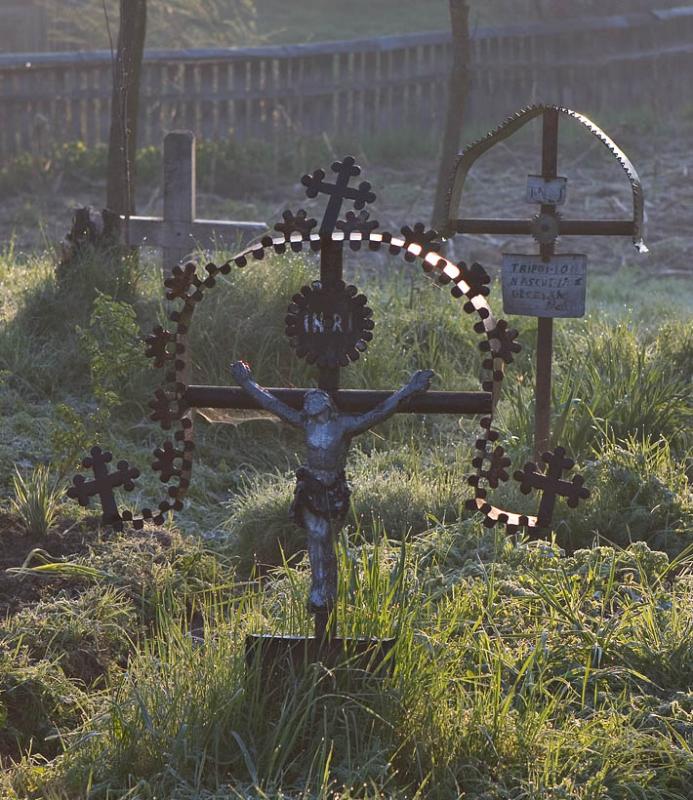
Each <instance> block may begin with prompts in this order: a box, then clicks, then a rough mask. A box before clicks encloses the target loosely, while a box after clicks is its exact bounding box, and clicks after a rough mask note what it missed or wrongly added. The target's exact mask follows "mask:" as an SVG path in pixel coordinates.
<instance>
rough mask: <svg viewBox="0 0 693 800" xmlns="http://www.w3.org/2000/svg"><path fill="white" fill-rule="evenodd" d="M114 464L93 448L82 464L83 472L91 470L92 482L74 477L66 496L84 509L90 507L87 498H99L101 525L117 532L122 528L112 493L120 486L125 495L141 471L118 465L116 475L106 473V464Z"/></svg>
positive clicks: (110, 459)
mask: <svg viewBox="0 0 693 800" xmlns="http://www.w3.org/2000/svg"><path fill="white" fill-rule="evenodd" d="M112 460H113V456H112V455H111V453H109V452H104V451H103V450H102V449H101V448H100V447H92V448H91V455H90V456H87V457H86V458H85V459H84V460H83V461H82V466H83V467H84V468H85V469H93V470H94V480H91V481H88V480H87V479H86V478H85V477H84V475H75V477H74V478H73V479H72V483H73V485H72V486H70V488H69V489H68V490H67V496H68V497H71V498H72V499H73V500H77V502H78V503H79V504H80V505H81V506H84V507H85V508H86V507H87V506H88V505H89V498H90V497H94V496H95V495H98V496H99V499H100V501H101V509H102V511H103V514H102V516H101V524H102V525H112V526H113V527H114V528H116V529H117V530H120V529H121V528H122V522H121V518H120V514H119V513H118V506H117V504H116V501H115V496H114V494H113V490H114V489H115V488H117V487H118V486H122V487H123V488H124V489H125V490H126V491H128V492H129V491H132V490H133V489H134V488H135V484H134V483H133V481H134V480H135V478H139V476H140V471H139V470H138V469H136V468H135V467H131V466H130V465H129V464H128V462H127V461H119V462H118V465H117V467H116V471H115V472H109V471H108V467H107V464H109V463H110V462H111V461H112Z"/></svg>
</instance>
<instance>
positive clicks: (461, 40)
mask: <svg viewBox="0 0 693 800" xmlns="http://www.w3.org/2000/svg"><path fill="white" fill-rule="evenodd" d="M450 23H451V26H452V66H451V69H450V83H449V86H448V107H447V112H446V116H445V131H444V133H443V144H442V147H441V154H440V166H439V168H438V184H437V186H436V196H435V200H434V204H433V217H432V220H431V225H432V227H433V228H439V227H442V226H443V225H444V224H445V222H446V221H447V220H444V219H442V217H443V216H444V214H445V195H446V192H447V187H448V179H449V176H450V173H451V171H452V165H453V161H454V159H455V156H456V155H457V149H458V148H459V146H460V138H461V135H462V124H463V121H464V116H465V110H466V109H465V106H466V102H467V94H468V90H469V64H470V59H469V5H468V4H467V0H450Z"/></svg>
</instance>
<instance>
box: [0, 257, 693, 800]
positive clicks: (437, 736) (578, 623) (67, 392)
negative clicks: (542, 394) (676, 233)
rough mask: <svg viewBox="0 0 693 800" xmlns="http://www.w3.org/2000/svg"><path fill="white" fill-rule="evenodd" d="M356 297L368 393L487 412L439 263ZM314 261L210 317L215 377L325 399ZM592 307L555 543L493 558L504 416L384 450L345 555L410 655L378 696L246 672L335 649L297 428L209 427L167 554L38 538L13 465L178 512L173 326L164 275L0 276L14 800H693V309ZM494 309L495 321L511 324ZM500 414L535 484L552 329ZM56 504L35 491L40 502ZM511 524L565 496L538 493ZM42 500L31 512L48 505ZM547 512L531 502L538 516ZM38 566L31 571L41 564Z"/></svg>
mask: <svg viewBox="0 0 693 800" xmlns="http://www.w3.org/2000/svg"><path fill="white" fill-rule="evenodd" d="M360 258H362V261H360V262H359V263H360V264H362V266H361V267H360V270H361V274H360V275H358V276H357V277H356V281H357V283H358V285H359V287H360V288H362V289H363V290H364V291H366V292H367V294H368V296H369V301H370V305H371V306H372V307H373V308H374V311H375V319H376V323H377V327H376V331H375V333H376V336H375V340H374V342H373V344H372V347H371V348H369V351H368V352H367V354H366V357H365V358H364V359H363V360H362V361H359V362H358V363H357V364H356V365H354V366H351V367H350V368H349V369H348V370H345V380H346V382H347V385H350V386H369V387H373V388H387V387H392V388H395V387H396V386H398V385H399V384H401V383H402V382H403V381H405V380H406V378H407V376H408V375H409V374H410V373H411V372H412V371H413V370H414V369H417V368H423V367H432V368H434V369H435V371H436V373H437V378H436V388H441V389H442V388H463V389H475V388H478V382H477V374H478V365H479V361H480V354H479V352H478V350H477V348H476V345H477V342H476V339H477V337H476V336H475V334H474V333H473V332H472V330H471V325H472V321H471V320H470V318H469V317H468V316H467V315H465V314H463V313H462V310H461V304H460V303H459V302H457V301H453V300H452V299H451V298H450V297H449V294H448V293H447V292H446V291H445V290H441V289H439V288H437V287H434V286H432V285H430V284H427V282H426V279H425V278H424V277H423V276H422V275H420V274H419V273H418V272H417V271H416V270H415V269H414V268H413V267H409V266H407V265H405V264H403V263H400V262H397V263H394V261H392V262H390V261H388V262H385V263H384V264H378V265H377V266H374V265H370V266H369V265H368V264H364V263H363V262H365V257H364V256H362V257H360ZM312 269H313V265H312V264H311V263H310V262H309V261H308V260H306V259H304V258H302V257H296V258H293V259H291V260H290V261H289V262H288V263H287V262H277V261H275V260H273V259H269V260H267V261H266V262H259V263H258V264H256V265H254V266H252V267H249V268H248V270H246V271H242V272H238V273H234V274H232V275H231V276H229V279H228V281H227V282H225V283H223V284H222V285H221V286H219V287H218V288H215V289H214V291H213V292H211V293H210V294H209V297H208V298H207V299H205V300H204V301H203V303H202V304H201V305H200V306H199V308H198V310H197V312H196V319H195V321H194V330H193V351H194V358H195V374H196V379H198V380H199V381H200V382H209V383H213V382H230V380H229V377H228V370H227V365H228V364H229V362H231V361H232V360H233V359H235V358H239V357H240V358H245V359H246V360H249V361H250V362H251V363H252V364H253V367H254V369H255V371H256V373H257V375H258V377H259V378H260V379H261V380H262V381H264V382H266V383H268V384H274V385H281V384H283V383H285V382H287V381H289V382H292V383H293V384H294V385H306V383H308V382H310V380H311V373H310V371H309V369H307V368H306V367H305V365H303V364H302V363H300V362H298V361H297V360H296V359H295V358H294V357H293V356H292V355H291V351H290V349H289V347H288V344H287V342H286V341H285V337H284V335H283V330H282V329H283V316H284V308H285V306H286V304H287V302H288V299H289V298H290V296H291V294H292V293H294V292H295V291H296V289H298V288H300V286H301V285H302V283H304V282H306V281H307V280H309V279H310V277H311V275H312ZM640 277H641V276H637V275H633V274H631V273H629V272H627V271H621V272H620V273H619V274H618V275H616V276H615V277H612V278H604V279H601V278H600V279H599V280H598V281H594V282H593V284H592V287H591V297H590V299H589V301H588V309H589V312H590V313H589V317H588V318H586V319H584V320H575V321H561V322H559V323H557V325H556V329H557V337H556V352H555V396H554V429H555V430H556V431H558V432H559V433H560V441H561V442H562V443H565V444H566V446H567V447H568V449H569V450H571V451H572V452H573V453H574V455H575V457H576V459H577V461H578V468H579V469H580V470H581V471H582V472H583V473H584V474H585V476H586V479H587V483H588V485H589V486H590V488H591V489H592V497H591V499H590V501H589V502H587V503H585V504H583V505H582V506H581V507H580V508H579V509H577V510H574V511H571V510H569V509H566V508H565V507H564V506H560V507H559V509H558V512H557V515H556V518H557V526H556V534H555V541H554V542H552V543H541V544H536V543H534V544H531V543H527V542H525V541H523V540H521V539H518V540H514V539H513V540H509V539H507V538H506V537H505V536H504V535H503V534H502V532H500V531H497V532H496V531H491V532H489V531H487V530H485V529H484V528H483V526H482V525H481V523H480V520H479V519H478V518H477V517H475V516H474V515H471V514H470V513H469V512H467V511H465V510H464V500H465V499H466V498H467V497H468V493H469V492H468V487H467V486H466V484H465V476H466V473H467V472H468V471H469V461H470V459H471V458H472V455H473V445H474V440H475V438H476V435H475V434H476V431H477V430H478V427H477V422H478V421H477V420H472V419H464V420H457V419H449V418H444V417H441V418H432V417H431V418H423V417H404V416H402V417H400V418H398V419H396V420H394V421H392V422H390V423H388V424H387V425H384V426H381V427H380V428H379V429H378V430H377V431H375V432H374V433H373V434H369V435H367V436H364V437H362V438H361V440H360V441H359V442H358V444H357V445H356V446H355V447H354V452H353V455H352V458H351V461H350V472H351V475H352V481H353V484H354V489H355V492H354V503H353V508H352V513H351V515H350V517H349V525H348V529H347V530H346V531H345V536H344V538H343V540H342V541H341V542H340V549H339V553H340V558H341V562H342V569H341V573H340V574H341V580H342V589H341V595H340V596H341V603H340V606H339V609H338V624H339V627H340V630H341V631H342V632H343V633H345V634H349V635H369V636H387V635H396V636H397V645H396V648H395V652H394V658H393V669H392V670H391V671H390V672H384V673H383V674H381V675H377V676H374V677H371V678H367V679H364V678H362V677H361V678H358V677H357V676H355V675H354V674H350V673H349V672H348V671H347V672H340V671H337V672H332V671H329V670H327V669H324V668H322V667H319V666H318V667H316V668H315V669H314V670H313V671H311V672H309V673H308V674H307V675H305V676H303V677H302V678H299V679H297V680H295V681H293V682H291V681H289V682H282V681H280V680H274V681H272V682H270V684H269V685H267V684H264V685H261V683H260V679H259V675H258V674H256V671H254V670H253V669H251V670H250V671H249V673H248V674H247V675H246V674H245V667H244V660H243V659H244V637H245V634H246V633H247V632H250V631H254V632H257V631H284V632H296V633H300V632H303V633H307V632H308V631H309V630H310V620H309V619H308V616H307V614H306V612H305V609H304V607H303V602H304V601H303V598H304V594H305V588H306V581H307V562H306V558H305V554H304V553H303V551H302V535H301V532H300V531H299V530H298V529H296V528H294V527H293V526H292V525H290V524H289V523H288V522H287V509H288V505H289V502H290V497H291V491H292V488H291V487H292V471H293V469H294V468H295V467H296V465H297V464H298V463H299V458H300V454H301V442H300V440H299V439H298V438H297V437H296V436H295V435H294V434H293V433H291V432H290V431H287V430H285V429H283V428H282V427H281V426H279V425H277V424H275V423H273V422H269V421H266V420H265V421H254V422H249V423H245V424H242V425H238V426H231V425H216V426H211V425H208V424H206V423H204V422H202V421H200V423H199V425H198V432H199V436H198V447H197V448H196V465H195V472H194V477H193V485H192V487H191V494H190V497H191V503H190V505H189V507H188V508H187V509H186V511H185V512H183V513H182V514H181V515H180V516H179V517H177V518H176V520H175V521H173V520H170V521H168V522H167V525H166V527H165V530H160V531H153V530H147V531H145V532H143V533H140V534H135V533H125V534H123V535H115V536H114V535H110V534H108V533H107V532H100V531H99V530H98V527H97V525H96V523H95V520H94V517H93V515H89V514H84V513H83V512H80V511H78V510H77V509H76V508H74V509H73V508H72V507H70V506H67V505H65V504H60V505H59V508H58V511H57V521H56V522H55V524H53V525H52V526H51V527H50V528H49V532H48V533H47V534H46V535H45V536H43V537H42V536H39V535H37V533H36V531H33V532H32V531H31V530H28V526H27V524H26V522H25V521H23V520H22V518H21V516H20V515H18V514H17V513H15V512H12V511H11V502H10V501H11V499H12V497H13V493H14V489H13V475H14V469H15V466H16V467H17V468H18V469H19V470H20V472H21V473H22V474H23V475H25V476H29V475H30V473H31V470H32V468H34V467H35V466H36V465H37V464H40V463H46V464H48V465H49V466H50V469H51V476H54V477H56V478H58V479H59V480H64V479H65V477H64V476H67V475H68V474H72V471H73V470H74V467H75V462H76V461H77V459H78V458H79V457H81V456H82V455H83V454H84V453H85V451H86V449H87V448H88V446H89V445H91V444H92V443H93V442H94V441H98V442H99V443H101V444H102V445H103V446H106V447H108V448H109V449H112V450H113V452H114V454H115V456H116V458H118V459H119V458H127V459H128V460H129V461H130V462H131V463H134V464H137V465H139V466H140V467H141V468H142V471H143V476H142V479H140V480H139V481H138V489H137V491H136V492H133V493H131V494H130V495H124V496H123V502H124V505H127V504H132V505H133V507H134V506H135V505H137V506H141V505H143V504H146V503H150V502H151V500H152V498H155V497H156V496H157V492H158V491H160V490H158V489H157V483H158V481H157V479H156V476H155V475H153V474H152V473H150V472H149V471H148V470H147V468H146V467H147V465H148V463H149V462H150V461H151V453H152V450H153V449H154V448H155V447H157V446H158V445H160V444H161V441H162V439H163V438H165V436H162V434H161V432H160V431H158V430H157V429H156V428H155V427H154V426H153V425H152V424H151V423H149V422H148V421H147V420H146V413H147V412H146V400H147V395H148V393H149V392H150V391H151V389H152V388H153V386H155V385H156V384H155V381H156V378H157V377H158V376H157V375H152V374H151V372H150V370H149V368H148V366H147V364H145V363H144V359H142V358H141V355H140V352H141V350H140V343H139V341H140V340H139V337H141V335H142V333H146V332H147V331H148V330H149V329H150V328H151V327H152V326H153V325H154V324H156V323H157V322H158V321H161V320H162V319H163V318H164V315H165V308H164V304H163V303H162V302H161V300H160V293H159V288H158V282H157V276H156V273H155V272H154V271H151V270H148V269H147V265H146V264H145V265H143V267H142V268H140V269H135V268H134V265H132V264H130V263H112V262H108V261H103V260H101V261H96V260H92V261H89V260H87V261H85V262H84V264H83V265H82V267H81V268H80V269H79V270H78V271H77V272H75V273H72V274H68V275H65V276H62V278H61V280H56V278H55V277H54V275H53V273H52V267H51V263H50V260H49V259H48V258H35V257H32V258H28V259H22V258H20V257H19V256H18V255H17V254H16V253H13V252H12V251H11V250H9V251H7V252H6V254H5V255H4V257H3V258H2V259H0V280H2V283H3V287H4V289H5V291H4V292H3V294H2V296H1V298H0V302H1V303H2V305H1V306H0V309H1V314H2V321H1V323H0V375H1V376H2V383H1V388H0V413H1V414H2V421H3V423H2V427H1V428H0V485H2V487H3V495H4V498H5V499H4V502H3V503H2V506H3V509H2V512H1V513H0V537H2V540H3V542H2V544H3V553H4V555H3V556H2V558H3V559H4V561H3V565H4V566H5V567H14V568H19V569H15V571H14V572H11V573H2V575H0V602H2V604H3V608H5V609H6V613H7V615H8V616H7V620H6V621H5V622H4V623H2V625H0V759H2V761H3V765H4V767H5V771H4V774H3V777H2V778H1V779H0V781H2V783H0V786H1V787H2V794H3V796H7V797H9V798H18V797H21V798H24V797H35V798H39V797H40V798H44V797H45V798H70V799H71V800H72V798H86V797H94V798H111V800H115V798H123V800H124V798H131V799H134V798H138V799H139V798H141V799H142V800H144V799H145V798H147V799H148V800H153V798H173V797H175V798H200V799H201V798H209V799H210V800H211V798H219V800H221V798H232V797H234V798H235V797H258V798H261V797H287V798H288V797H291V798H298V797H305V798H313V797H316V798H317V797H324V798H327V797H342V798H355V797H369V798H376V797H397V798H405V797H407V798H413V797H433V798H436V797H440V798H449V797H458V796H459V797H465V798H474V800H519V799H520V798H523V800H524V798H528V799H529V800H540V798H541V800H554V799H555V800H559V798H561V800H562V799H563V798H567V799H569V800H612V798H613V799H614V800H621V798H623V799H624V800H625V799H626V798H628V800H630V799H631V798H645V799H646V800H650V798H651V799H652V800H664V799H665V798H671V799H672V800H673V799H674V798H675V799H676V800H690V798H691V788H690V787H691V785H693V752H692V748H693V672H692V671H691V670H692V665H693V603H692V602H691V601H692V600H693V573H692V572H691V543H692V542H693V536H692V534H691V531H692V528H693V526H692V522H693V501H692V498H691V488H690V478H691V473H690V453H691V444H692V442H691V434H690V431H691V416H692V409H693V401H692V397H691V374H692V372H693V355H692V353H693V347H692V342H693V323H691V319H690V307H691V300H692V299H693V296H692V294H691V290H690V288H688V287H687V286H685V285H684V284H683V283H682V282H676V281H671V280H670V281H658V282H657V289H656V290H654V291H653V289H652V284H651V283H644V284H643V283H640V282H639V279H640ZM498 294H499V293H498V292H497V291H496V290H495V289H494V292H493V294H492V296H491V301H492V304H493V305H494V306H497V305H498V304H499V298H498V297H497V295H498ZM514 324H516V325H517V326H518V327H519V328H520V339H521V341H522V343H523V345H524V348H525V349H524V351H523V353H521V354H520V356H519V357H518V359H517V361H516V363H515V364H513V365H511V367H510V368H509V370H508V375H507V378H506V381H505V386H504V394H503V397H502V399H501V403H500V407H499V421H500V424H501V427H502V443H503V444H504V446H505V447H506V448H507V449H508V452H509V453H510V455H511V456H512V458H513V468H519V467H521V465H522V463H523V462H524V459H525V457H526V456H527V455H528V453H529V450H530V439H529V437H530V434H531V427H532V413H533V412H532V391H531V386H532V381H533V372H532V363H533V347H534V331H533V321H532V320H526V319H516V320H514ZM25 484H26V486H27V490H28V491H29V493H30V492H31V491H32V486H33V484H32V482H31V481H30V480H29V479H27V481H25ZM497 497H498V499H499V501H500V503H501V504H503V503H505V504H509V505H511V506H513V507H516V508H522V509H530V508H531V507H532V504H533V503H534V502H535V499H532V498H530V499H528V498H525V497H523V496H522V495H520V494H519V492H518V491H517V489H516V488H515V487H513V486H512V485H511V484H506V485H504V486H503V487H501V488H500V489H499V490H498V495H497ZM39 501H40V498H38V497H35V498H33V501H31V498H27V499H26V503H30V502H34V503H35V504H36V507H39V508H40V507H41V503H40V502H39ZM523 503H524V504H527V505H524V506H522V505H521V504H523ZM32 550H33V551H34V552H33V554H32V555H31V558H30V559H29V560H28V561H27V562H26V563H25V564H24V567H23V568H22V564H23V562H24V561H25V558H26V556H28V555H29V553H30V551H32Z"/></svg>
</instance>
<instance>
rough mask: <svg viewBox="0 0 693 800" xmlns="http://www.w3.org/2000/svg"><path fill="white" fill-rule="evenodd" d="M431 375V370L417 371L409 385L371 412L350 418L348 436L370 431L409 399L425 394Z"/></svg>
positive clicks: (429, 386)
mask: <svg viewBox="0 0 693 800" xmlns="http://www.w3.org/2000/svg"><path fill="white" fill-rule="evenodd" d="M433 374H434V373H433V370H431V369H420V370H418V372H415V373H414V374H413V375H412V376H411V380H410V381H409V383H407V384H406V385H405V386H403V387H402V388H401V389H398V390H397V391H396V392H393V394H391V395H390V396H389V397H388V398H387V400H383V402H382V403H381V404H380V405H378V406H376V407H375V408H374V409H373V410H372V411H367V412H366V413H365V414H359V416H357V417H350V418H349V419H348V422H347V426H348V432H349V435H350V436H357V435H358V434H359V433H364V432H365V431H367V430H370V429H371V428H372V427H373V426H374V425H377V424H378V423H379V422H384V421H385V420H386V419H388V418H389V417H391V416H392V415H393V414H395V413H396V412H397V411H398V409H399V407H400V406H401V405H402V403H404V402H405V401H406V400H408V399H409V398H410V397H413V396H414V395H417V394H422V393H423V392H427V391H428V390H429V389H430V388H431V378H432V377H433Z"/></svg>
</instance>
